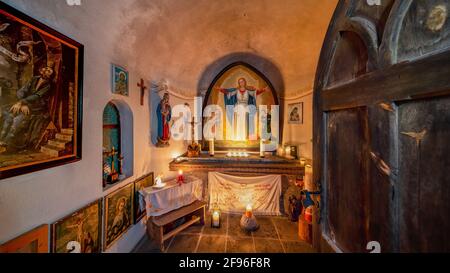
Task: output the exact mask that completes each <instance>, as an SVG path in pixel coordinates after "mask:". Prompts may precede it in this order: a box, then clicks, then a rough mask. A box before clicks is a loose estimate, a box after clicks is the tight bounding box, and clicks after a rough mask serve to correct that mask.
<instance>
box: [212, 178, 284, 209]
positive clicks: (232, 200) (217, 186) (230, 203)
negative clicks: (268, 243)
mask: <svg viewBox="0 0 450 273" xmlns="http://www.w3.org/2000/svg"><path fill="white" fill-rule="evenodd" d="M208 188H209V204H210V205H209V206H210V207H212V206H213V204H215V203H217V205H218V206H219V208H220V209H221V210H222V211H223V212H227V213H243V212H245V210H246V207H247V206H248V205H251V206H252V210H253V214H255V215H281V213H280V196H281V175H265V176H253V177H243V176H232V175H227V174H222V173H218V172H210V173H208Z"/></svg>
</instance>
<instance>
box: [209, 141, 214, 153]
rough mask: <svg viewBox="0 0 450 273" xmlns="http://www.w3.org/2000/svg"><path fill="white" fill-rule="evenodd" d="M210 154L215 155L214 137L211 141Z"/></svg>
mask: <svg viewBox="0 0 450 273" xmlns="http://www.w3.org/2000/svg"><path fill="white" fill-rule="evenodd" d="M209 155H210V156H214V139H211V140H210V141H209Z"/></svg>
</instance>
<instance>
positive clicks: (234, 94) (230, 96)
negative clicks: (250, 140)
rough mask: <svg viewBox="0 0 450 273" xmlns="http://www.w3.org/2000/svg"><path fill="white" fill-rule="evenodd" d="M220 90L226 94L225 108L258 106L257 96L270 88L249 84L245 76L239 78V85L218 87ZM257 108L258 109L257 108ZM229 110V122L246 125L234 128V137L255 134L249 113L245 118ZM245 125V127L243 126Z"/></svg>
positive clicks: (243, 138)
mask: <svg viewBox="0 0 450 273" xmlns="http://www.w3.org/2000/svg"><path fill="white" fill-rule="evenodd" d="M216 89H217V90H218V91H219V92H221V93H223V94H224V101H225V108H226V109H227V106H239V105H242V106H244V107H247V106H250V105H253V106H255V108H256V98H257V96H258V95H260V94H262V93H264V92H265V91H268V90H269V87H265V88H263V89H256V88H255V87H253V86H248V85H247V80H246V79H245V78H239V80H238V85H237V87H234V88H216ZM255 110H256V109H255ZM226 112H227V122H233V120H234V122H235V123H242V122H244V123H243V124H244V126H242V125H241V126H239V124H238V126H237V128H234V138H235V140H246V139H247V137H248V135H249V134H253V133H254V130H255V128H253V123H252V122H250V121H249V115H248V114H247V118H246V119H245V120H243V119H239V118H237V117H236V116H235V115H234V113H233V112H230V113H229V111H226ZM242 127H244V128H242Z"/></svg>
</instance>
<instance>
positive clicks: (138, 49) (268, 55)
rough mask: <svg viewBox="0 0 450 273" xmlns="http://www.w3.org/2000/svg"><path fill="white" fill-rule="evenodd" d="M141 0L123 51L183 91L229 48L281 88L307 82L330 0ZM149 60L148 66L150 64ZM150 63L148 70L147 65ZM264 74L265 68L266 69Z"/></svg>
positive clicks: (298, 88) (291, 89)
mask: <svg viewBox="0 0 450 273" xmlns="http://www.w3.org/2000/svg"><path fill="white" fill-rule="evenodd" d="M319 2H320V4H319V3H318V1H317V0H277V1H273V0H226V1H223V0H221V1H217V0H155V1H149V0H140V1H135V3H134V4H133V5H132V6H130V7H129V11H128V12H126V13H124V15H125V16H129V17H132V18H130V19H131V20H130V21H129V25H128V26H127V27H126V28H125V29H124V30H123V38H124V40H126V41H132V44H131V45H129V46H126V47H124V48H123V50H129V51H132V52H130V54H133V53H139V60H138V61H137V63H136V65H137V66H138V67H139V68H140V70H141V71H144V72H145V71H148V72H150V73H151V74H152V75H153V77H156V78H161V79H162V78H164V79H166V80H168V81H169V82H170V84H171V85H173V86H176V87H178V88H179V89H181V90H188V91H187V92H188V93H189V92H195V90H198V89H199V88H207V86H199V77H201V75H202V73H203V72H204V70H205V68H206V67H207V66H209V65H210V64H211V63H214V62H215V61H216V60H217V59H220V58H222V57H223V56H227V55H228V54H232V53H236V52H247V53H251V54H254V55H257V56H261V57H262V58H264V59H267V60H268V61H269V62H271V63H273V64H274V66H276V67H277V68H278V69H279V71H280V72H281V76H282V77H283V81H284V87H285V93H286V95H293V94H294V93H297V92H302V91H305V90H309V89H311V88H312V86H313V81H314V75H315V70H316V66H317V61H318V57H319V54H320V49H321V47H322V43H323V39H324V36H325V33H326V30H327V28H328V24H329V22H330V19H331V16H332V13H333V11H334V9H335V7H336V3H337V1H336V0H326V1H319ZM150 67H151V68H150ZM262 69H264V68H262ZM150 70H151V71H150ZM266 76H268V77H269V78H270V75H266Z"/></svg>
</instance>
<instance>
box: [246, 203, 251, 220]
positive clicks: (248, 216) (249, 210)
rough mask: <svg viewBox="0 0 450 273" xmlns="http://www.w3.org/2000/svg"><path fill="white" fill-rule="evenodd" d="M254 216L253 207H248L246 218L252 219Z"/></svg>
mask: <svg viewBox="0 0 450 273" xmlns="http://www.w3.org/2000/svg"><path fill="white" fill-rule="evenodd" d="M252 215H253V212H252V205H250V204H249V205H247V208H246V209H245V216H246V217H247V218H251V217H252Z"/></svg>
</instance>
